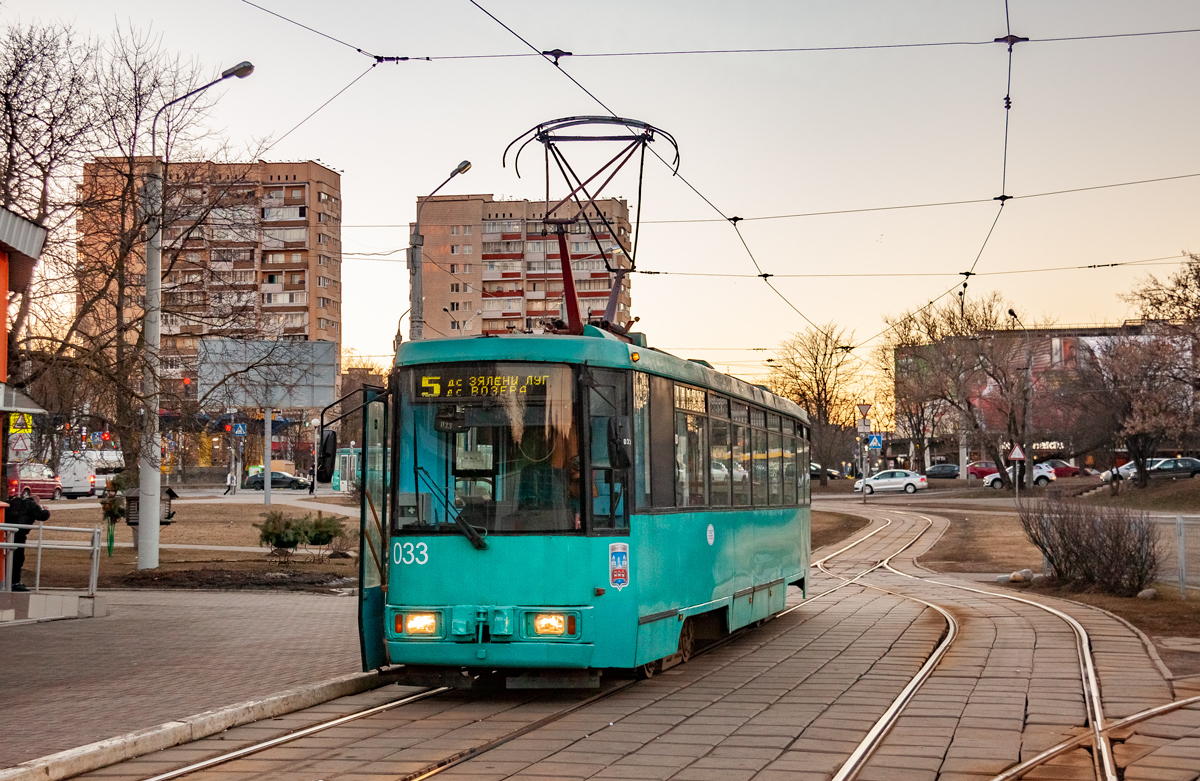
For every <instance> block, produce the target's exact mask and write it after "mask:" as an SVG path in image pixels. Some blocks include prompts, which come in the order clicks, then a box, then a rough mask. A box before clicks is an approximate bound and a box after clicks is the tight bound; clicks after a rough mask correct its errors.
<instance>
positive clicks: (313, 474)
mask: <svg viewBox="0 0 1200 781" xmlns="http://www.w3.org/2000/svg"><path fill="white" fill-rule="evenodd" d="M316 491H317V466H316V464H313V465H312V466H310V467H309V468H308V495H309V496H313V495H314V494H315V493H316Z"/></svg>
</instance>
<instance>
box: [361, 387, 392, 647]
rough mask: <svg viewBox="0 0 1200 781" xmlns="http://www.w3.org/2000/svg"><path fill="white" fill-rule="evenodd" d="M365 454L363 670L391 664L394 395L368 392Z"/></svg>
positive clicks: (364, 438)
mask: <svg viewBox="0 0 1200 781" xmlns="http://www.w3.org/2000/svg"><path fill="white" fill-rule="evenodd" d="M363 393H364V395H365V397H364V399H363V401H364V405H363V408H362V410H363V416H362V420H363V433H362V443H363V447H362V455H361V456H360V458H359V468H360V472H359V483H358V484H359V485H360V486H362V506H361V509H360V513H361V514H360V525H359V534H360V539H359V548H358V550H359V580H358V582H359V590H358V594H359V596H358V608H359V610H358V636H359V641H360V643H361V648H362V663H363V670H375V669H379V668H380V667H385V666H387V664H388V655H387V645H386V642H385V639H384V637H385V635H384V604H385V603H386V602H387V564H388V556H389V547H388V518H387V507H388V501H387V491H388V464H389V463H390V455H391V441H390V436H389V433H388V425H389V421H388V401H389V399H390V394H389V393H382V392H380V391H378V390H374V389H370V388H364V389H363Z"/></svg>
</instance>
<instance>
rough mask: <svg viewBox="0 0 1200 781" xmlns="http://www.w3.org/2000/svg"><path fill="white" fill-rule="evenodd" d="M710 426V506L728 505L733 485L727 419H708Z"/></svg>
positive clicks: (731, 452)
mask: <svg viewBox="0 0 1200 781" xmlns="http://www.w3.org/2000/svg"><path fill="white" fill-rule="evenodd" d="M709 425H711V426H712V447H711V464H710V470H709V471H710V472H711V478H710V483H711V488H710V491H711V492H712V506H713V507H728V506H729V504H730V501H731V494H730V490H731V489H732V487H733V481H734V472H733V460H732V458H731V456H732V454H733V451H732V448H731V447H730V440H729V421H727V420H717V419H716V418H713V419H712V420H711V421H709Z"/></svg>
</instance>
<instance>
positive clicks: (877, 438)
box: [867, 434, 883, 450]
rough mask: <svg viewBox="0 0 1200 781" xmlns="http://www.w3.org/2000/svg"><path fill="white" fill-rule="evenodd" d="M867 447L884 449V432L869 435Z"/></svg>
mask: <svg viewBox="0 0 1200 781" xmlns="http://www.w3.org/2000/svg"><path fill="white" fill-rule="evenodd" d="M867 447H869V448H871V449H872V450H882V449H883V434H872V435H871V436H870V437H868V438H867Z"/></svg>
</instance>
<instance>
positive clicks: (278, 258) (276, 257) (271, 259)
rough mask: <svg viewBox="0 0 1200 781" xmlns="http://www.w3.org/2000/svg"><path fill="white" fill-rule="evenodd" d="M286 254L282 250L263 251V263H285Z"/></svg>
mask: <svg viewBox="0 0 1200 781" xmlns="http://www.w3.org/2000/svg"><path fill="white" fill-rule="evenodd" d="M286 262H287V255H285V254H283V253H282V252H264V253H263V263H286Z"/></svg>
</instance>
